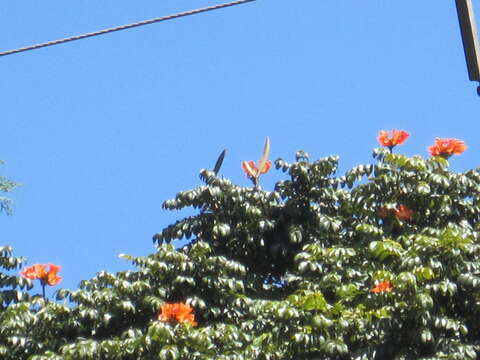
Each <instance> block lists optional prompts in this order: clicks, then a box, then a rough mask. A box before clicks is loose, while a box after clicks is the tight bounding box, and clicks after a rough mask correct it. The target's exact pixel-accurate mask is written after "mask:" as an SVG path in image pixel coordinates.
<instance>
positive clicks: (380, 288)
mask: <svg viewBox="0 0 480 360" xmlns="http://www.w3.org/2000/svg"><path fill="white" fill-rule="evenodd" d="M392 290H393V285H392V283H391V282H390V281H388V280H385V281H381V282H379V283H378V284H377V286H375V287H374V288H373V289H370V292H372V293H377V294H378V293H384V292H391V291H392Z"/></svg>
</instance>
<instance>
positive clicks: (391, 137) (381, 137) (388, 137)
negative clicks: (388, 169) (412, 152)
mask: <svg viewBox="0 0 480 360" xmlns="http://www.w3.org/2000/svg"><path fill="white" fill-rule="evenodd" d="M409 136H410V134H409V133H408V132H406V131H404V130H390V131H385V130H381V131H380V132H379V133H378V138H377V140H378V142H379V143H380V144H381V145H382V146H386V147H388V148H390V150H391V149H392V148H393V147H394V146H397V145H400V144H403V143H404V142H405V140H407V139H408V137H409Z"/></svg>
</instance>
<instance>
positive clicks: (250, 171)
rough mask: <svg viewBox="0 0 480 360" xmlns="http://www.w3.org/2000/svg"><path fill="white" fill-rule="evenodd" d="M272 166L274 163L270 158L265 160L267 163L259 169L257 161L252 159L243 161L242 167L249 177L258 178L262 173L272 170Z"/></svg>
mask: <svg viewBox="0 0 480 360" xmlns="http://www.w3.org/2000/svg"><path fill="white" fill-rule="evenodd" d="M271 167H272V163H271V162H270V160H267V161H265V164H264V165H263V168H262V169H261V170H260V171H258V168H257V164H255V161H253V160H250V161H243V162H242V168H243V171H244V172H245V174H246V175H247V176H248V178H249V179H256V178H258V177H259V176H260V175H261V174H265V173H266V172H268V170H270V168H271Z"/></svg>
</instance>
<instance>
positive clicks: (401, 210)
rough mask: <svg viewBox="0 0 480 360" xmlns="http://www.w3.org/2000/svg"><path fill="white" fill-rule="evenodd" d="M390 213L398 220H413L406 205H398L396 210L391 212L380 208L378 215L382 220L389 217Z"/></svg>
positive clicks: (410, 211) (411, 212)
mask: <svg viewBox="0 0 480 360" xmlns="http://www.w3.org/2000/svg"><path fill="white" fill-rule="evenodd" d="M392 213H393V214H394V215H395V217H396V218H397V219H399V220H412V218H413V210H411V209H409V208H408V207H407V206H406V205H399V206H398V208H396V209H393V210H390V209H386V208H381V209H380V210H379V211H378V214H379V216H380V217H381V218H382V219H385V218H387V217H389V216H390V215H391V214H392Z"/></svg>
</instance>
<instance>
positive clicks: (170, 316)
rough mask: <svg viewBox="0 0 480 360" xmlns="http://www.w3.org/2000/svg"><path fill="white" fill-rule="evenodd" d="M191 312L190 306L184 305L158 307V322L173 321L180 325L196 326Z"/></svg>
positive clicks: (174, 304)
mask: <svg viewBox="0 0 480 360" xmlns="http://www.w3.org/2000/svg"><path fill="white" fill-rule="evenodd" d="M192 311H193V309H192V308H191V306H190V305H188V304H184V303H173V304H168V303H167V304H163V305H162V306H161V307H160V314H159V315H158V320H160V321H162V322H170V321H173V320H175V321H177V322H180V323H190V324H191V325H192V326H197V325H198V324H197V322H196V321H195V315H194V314H192Z"/></svg>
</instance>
